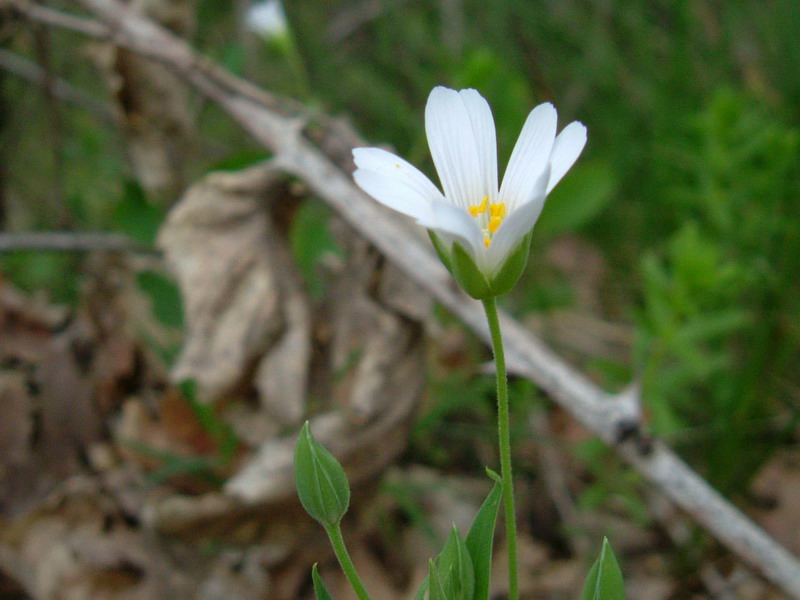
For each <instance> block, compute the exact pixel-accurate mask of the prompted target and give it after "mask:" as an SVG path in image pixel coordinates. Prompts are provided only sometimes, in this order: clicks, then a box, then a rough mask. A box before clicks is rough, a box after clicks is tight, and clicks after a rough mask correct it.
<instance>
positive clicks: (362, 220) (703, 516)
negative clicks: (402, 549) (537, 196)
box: [79, 0, 800, 600]
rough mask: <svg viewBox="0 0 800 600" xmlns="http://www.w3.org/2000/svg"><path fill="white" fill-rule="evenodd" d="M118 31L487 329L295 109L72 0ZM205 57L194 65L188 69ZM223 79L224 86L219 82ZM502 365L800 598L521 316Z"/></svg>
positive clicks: (746, 522)
mask: <svg viewBox="0 0 800 600" xmlns="http://www.w3.org/2000/svg"><path fill="white" fill-rule="evenodd" d="M79 1H80V3H81V4H82V5H83V6H85V7H86V8H88V9H89V10H90V11H91V12H93V13H94V14H96V15H97V16H98V17H99V18H100V19H101V20H103V21H104V22H106V23H108V24H109V26H110V27H111V28H113V29H114V31H115V32H116V34H115V36H114V40H115V42H116V43H119V44H121V45H124V46H125V47H126V48H127V49H129V50H131V51H134V52H139V53H142V54H144V55H146V56H148V57H150V58H153V59H154V60H158V61H159V62H161V63H162V64H165V65H168V66H169V67H170V68H171V69H173V70H174V71H175V72H176V73H178V74H179V75H181V76H183V77H184V78H185V79H186V80H187V81H189V82H191V83H192V84H193V85H195V86H196V87H197V88H198V90H200V91H202V92H203V93H205V94H206V95H208V96H209V97H210V98H212V99H213V100H215V101H216V102H218V103H219V104H220V106H221V107H222V108H223V109H224V110H225V111H227V112H228V113H229V114H230V115H231V116H232V117H233V118H234V119H235V120H236V121H237V122H238V123H239V124H240V125H241V126H242V127H243V128H244V129H245V130H246V131H248V132H249V133H250V135H252V136H253V137H254V138H255V139H257V140H258V141H260V142H261V143H262V144H263V145H264V146H266V147H267V148H269V149H270V150H272V152H273V153H274V154H275V162H276V164H277V165H279V166H281V167H282V168H284V169H285V170H286V171H287V172H289V173H291V174H293V175H295V176H296V177H298V178H300V179H301V180H303V181H304V182H305V183H306V184H307V185H308V186H309V187H310V188H312V189H313V190H314V192H316V193H317V194H319V196H320V197H321V198H324V199H325V200H326V201H327V202H328V203H329V204H331V205H332V206H333V207H334V208H336V209H337V210H338V211H339V213H340V214H341V215H342V217H344V218H345V219H347V221H348V222H349V223H350V224H351V225H352V226H353V227H354V228H355V229H356V230H357V231H359V232H360V233H361V234H362V235H363V236H364V237H365V238H367V239H368V240H370V242H372V243H373V244H374V245H375V247H376V248H378V249H379V250H380V251H381V252H382V253H383V254H384V255H385V256H386V257H387V258H388V259H389V260H391V261H393V262H394V263H395V264H396V265H397V266H398V267H399V268H400V269H402V270H403V271H405V272H406V273H407V274H408V276H409V277H410V278H412V279H413V280H414V281H416V282H417V283H418V284H419V285H420V287H421V288H423V289H424V290H426V291H427V292H428V293H430V294H431V295H432V296H433V297H435V298H436V299H437V300H438V301H439V302H440V303H441V304H442V305H443V306H445V307H446V308H447V309H449V310H450V311H451V312H453V313H454V314H455V315H457V316H458V317H459V318H460V319H461V320H462V321H464V322H465V323H466V324H467V325H468V326H469V327H470V328H471V329H472V330H473V331H474V332H475V333H476V334H477V335H478V336H480V337H481V338H482V339H483V340H485V341H487V342H488V341H489V331H488V329H487V326H486V322H485V320H484V318H483V311H482V310H481V306H480V304H479V303H477V302H475V301H473V300H471V299H469V298H467V297H465V296H464V294H463V293H461V292H460V291H459V290H458V289H457V288H456V287H455V285H454V284H453V282H452V280H451V279H450V277H449V274H448V273H447V271H446V270H445V269H444V267H443V266H442V265H441V263H440V262H439V261H438V260H437V259H436V257H435V255H434V254H433V253H432V251H431V249H430V247H429V246H428V245H426V244H425V243H424V241H423V240H422V239H421V238H420V236H418V235H417V234H415V233H412V232H411V231H410V230H409V227H408V224H407V223H404V222H402V221H401V219H400V218H399V217H396V216H394V215H390V214H389V211H387V210H385V209H383V208H382V207H380V206H378V205H377V203H375V202H374V201H373V200H371V199H370V198H369V197H367V196H366V195H365V194H364V193H363V192H361V191H360V190H359V189H358V188H357V187H356V186H355V185H354V184H353V181H352V178H351V175H350V173H349V171H347V170H345V169H343V168H342V167H341V165H337V164H336V163H335V162H334V161H333V160H332V159H331V158H330V157H329V156H327V155H326V154H325V153H324V152H323V151H322V150H320V148H319V147H318V146H316V145H314V144H312V143H311V142H310V141H309V140H308V138H306V137H305V136H304V135H303V132H302V129H301V126H300V124H299V123H298V122H297V119H296V117H287V116H286V115H285V114H281V113H280V112H278V111H276V110H271V109H269V108H268V107H266V106H265V105H264V104H263V103H259V102H258V101H257V100H256V99H254V98H253V97H252V96H251V95H250V94H246V95H243V94H241V93H239V92H238V91H237V90H241V89H249V88H252V86H251V85H250V84H244V83H243V82H239V83H238V84H237V83H236V81H237V80H236V78H235V77H234V76H233V75H231V74H224V75H222V71H221V69H219V68H218V67H215V66H213V65H210V63H208V62H207V61H205V62H203V61H202V60H201V58H200V57H199V56H198V55H197V54H196V53H195V52H194V51H193V50H192V49H191V48H190V47H189V46H188V45H187V44H186V43H185V42H183V41H182V40H180V39H178V38H177V37H175V36H173V35H171V34H170V33H169V32H167V31H166V30H164V29H162V28H160V27H157V26H155V25H154V24H153V23H152V22H151V21H149V20H147V19H146V18H144V17H142V16H140V15H137V14H136V13H134V12H133V11H132V10H130V9H129V8H128V7H127V6H126V5H123V4H121V3H120V2H119V1H118V0H79ZM198 64H203V67H204V68H202V69H198V68H196V67H197V65H198ZM223 81H224V85H223V84H222V83H221V82H223ZM501 321H502V328H503V331H504V338H505V344H506V351H507V355H508V358H509V365H510V366H511V365H514V366H515V370H516V371H517V372H518V373H520V374H522V375H524V376H525V377H528V378H530V379H531V380H533V381H535V382H536V383H537V384H538V385H539V386H540V387H541V388H542V389H543V390H545V391H546V392H547V393H548V394H549V396H550V397H551V398H552V399H553V400H555V401H557V402H558V403H559V404H561V405H562V406H563V407H564V408H565V409H567V410H568V411H569V412H571V413H572V414H573V415H574V416H575V418H576V419H577V420H579V421H580V422H581V423H583V424H584V425H585V426H586V427H587V428H589V429H591V430H592V431H594V432H595V433H596V434H597V435H598V436H599V437H600V438H601V439H603V440H605V441H606V442H607V443H608V444H609V445H611V446H613V447H615V448H616V449H617V450H618V451H619V453H620V454H621V455H622V456H623V457H624V458H625V459H626V460H628V461H629V462H630V463H631V464H632V465H633V466H634V467H635V468H636V469H637V470H638V471H639V472H640V473H642V474H643V475H644V476H645V477H646V478H648V479H649V480H650V481H652V482H653V483H654V484H655V485H656V486H657V487H658V488H659V489H660V490H661V491H662V492H663V493H664V494H665V495H666V496H668V497H669V498H671V499H672V501H673V502H675V503H676V504H678V505H679V506H680V507H682V508H683V509H684V510H685V511H686V512H688V513H689V514H691V515H692V516H693V517H694V518H695V519H696V520H697V521H698V522H699V523H701V524H702V525H703V526H705V527H706V528H707V529H708V530H709V531H710V532H711V533H712V534H713V535H714V536H715V537H717V539H719V540H720V541H721V542H722V543H724V544H725V545H727V546H728V547H729V548H730V549H731V550H732V551H734V552H736V553H737V554H739V555H740V556H741V557H742V558H744V559H745V560H747V561H748V562H749V563H751V564H752V565H754V566H755V567H756V568H758V569H759V570H760V571H761V572H762V573H763V574H764V575H765V576H766V577H767V578H768V579H770V580H771V581H772V582H773V583H774V584H775V585H777V586H778V587H780V588H781V589H783V590H784V592H785V593H787V594H788V595H789V596H790V597H792V598H795V599H798V600H800V563H798V561H797V559H796V558H795V557H794V556H792V555H791V554H790V553H789V552H787V551H786V550H785V549H784V548H783V547H781V546H780V545H779V544H778V543H777V542H776V541H775V540H773V539H772V538H771V537H770V536H769V535H767V534H766V532H764V530H763V529H761V528H760V527H758V526H757V525H755V524H754V523H753V522H752V521H751V520H750V519H748V518H747V516H745V515H744V514H743V513H742V512H741V511H739V510H738V509H737V508H735V507H734V506H733V505H732V504H730V503H729V502H728V501H727V500H726V499H725V498H723V497H722V496H721V495H720V494H719V493H718V492H717V491H716V490H714V489H713V488H712V487H711V486H709V484H708V483H707V482H706V481H705V480H704V479H703V478H701V477H700V476H699V475H697V473H695V472H694V471H693V470H692V469H690V468H689V467H688V466H687V465H686V464H685V463H684V462H683V461H682V460H681V459H680V458H678V456H676V455H675V453H674V452H672V451H671V450H670V449H669V448H667V447H666V446H665V445H664V444H662V443H660V442H657V441H648V443H646V444H645V443H641V442H642V440H643V439H645V436H643V434H642V433H641V432H640V431H639V430H638V429H635V428H634V430H633V432H632V433H630V434H629V435H627V436H626V437H624V438H623V437H621V425H622V424H624V423H626V422H627V423H628V424H629V419H630V415H629V411H620V410H619V409H618V407H619V406H623V405H625V403H618V402H614V401H613V400H614V398H613V397H612V396H609V395H608V394H606V393H605V392H604V391H603V390H601V389H600V388H598V387H597V386H596V385H595V384H594V383H592V382H591V381H590V380H589V379H588V378H587V377H586V376H584V375H583V374H581V373H579V372H577V371H576V370H575V369H573V368H572V367H571V366H569V365H568V364H567V363H565V362H564V361H563V360H562V359H561V358H559V357H558V356H556V355H555V354H554V353H553V352H552V351H551V350H550V349H549V348H547V347H546V346H545V345H544V344H542V342H541V341H539V340H538V339H537V338H535V337H534V336H533V335H532V334H531V333H530V332H529V331H528V330H527V329H525V328H524V327H523V326H521V325H520V324H519V323H517V322H515V321H512V320H510V319H508V318H502V319H501Z"/></svg>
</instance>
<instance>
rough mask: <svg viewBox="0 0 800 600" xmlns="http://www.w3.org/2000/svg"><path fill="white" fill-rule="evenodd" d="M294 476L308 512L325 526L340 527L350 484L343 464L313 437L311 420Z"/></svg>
mask: <svg viewBox="0 0 800 600" xmlns="http://www.w3.org/2000/svg"><path fill="white" fill-rule="evenodd" d="M294 477H295V485H296V486H297V495H298V496H299V497H300V502H301V504H302V505H303V508H305V509H306V512H307V513H308V514H309V515H311V516H312V517H313V518H314V519H316V520H317V521H319V522H320V523H321V524H322V526H323V527H326V528H327V527H332V526H334V525H337V524H338V523H339V521H341V520H342V517H343V516H344V513H346V512H347V507H348V505H349V504H350V485H349V483H348V482H347V476H346V475H345V473H344V469H343V468H342V465H340V464H339V461H337V460H336V458H334V456H333V454H331V453H330V452H328V451H327V450H326V449H325V448H324V447H323V446H322V445H321V444H319V443H318V442H317V441H316V440H315V439H314V438H313V437H312V436H311V430H310V429H309V426H308V421H306V423H305V425H303V429H302V430H301V431H300V436H299V437H298V438H297V445H296V446H295V450H294Z"/></svg>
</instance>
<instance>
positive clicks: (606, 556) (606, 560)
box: [581, 538, 625, 600]
mask: <svg viewBox="0 0 800 600" xmlns="http://www.w3.org/2000/svg"><path fill="white" fill-rule="evenodd" d="M581 600H625V587H624V582H623V581H622V571H620V569H619V563H617V557H616V556H614V551H613V550H612V549H611V544H609V543H608V539H607V538H603V548H602V549H601V550H600V556H599V557H598V558H597V560H596V561H595V563H594V564H593V565H592V568H591V569H590V570H589V574H588V575H587V576H586V583H585V584H584V586H583V593H582V594H581Z"/></svg>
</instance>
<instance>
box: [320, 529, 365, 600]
mask: <svg viewBox="0 0 800 600" xmlns="http://www.w3.org/2000/svg"><path fill="white" fill-rule="evenodd" d="M325 531H327V532H328V538H330V540H331V546H333V551H334V553H336V558H337V559H338V561H339V565H340V566H341V567H342V571H344V574H345V576H346V577H347V580H348V581H349V582H350V585H352V586H353V589H354V590H355V592H356V596H358V600H370V597H369V594H368V593H367V590H366V589H365V588H364V584H363V583H361V578H360V577H359V576H358V573H357V572H356V566H355V565H354V564H353V560H352V559H351V558H350V553H349V552H348V551H347V547H346V546H345V544H344V538H343V537H342V528H341V527H340V526H339V523H336V524H335V525H331V526H330V527H325Z"/></svg>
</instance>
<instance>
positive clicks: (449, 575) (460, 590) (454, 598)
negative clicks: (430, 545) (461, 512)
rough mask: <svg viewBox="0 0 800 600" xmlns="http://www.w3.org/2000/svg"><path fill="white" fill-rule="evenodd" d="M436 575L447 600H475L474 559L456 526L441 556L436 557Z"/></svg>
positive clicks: (437, 584) (432, 583) (432, 586)
mask: <svg viewBox="0 0 800 600" xmlns="http://www.w3.org/2000/svg"><path fill="white" fill-rule="evenodd" d="M436 573H437V576H438V577H439V580H438V581H437V582H436V587H437V588H439V587H441V588H442V589H443V590H444V593H445V597H446V598H447V600H473V595H474V590H475V572H474V570H473V568H472V559H471V558H470V555H469V550H467V545H466V544H465V543H464V540H463V539H462V538H461V536H460V535H459V533H458V530H457V529H456V527H455V525H453V529H452V530H451V531H450V535H449V536H448V538H447V541H446V542H445V544H444V548H443V549H442V552H441V554H439V556H437V557H436ZM433 588H434V581H433V579H431V590H433Z"/></svg>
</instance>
